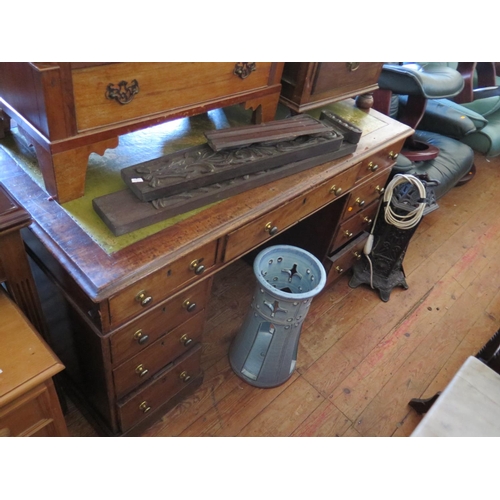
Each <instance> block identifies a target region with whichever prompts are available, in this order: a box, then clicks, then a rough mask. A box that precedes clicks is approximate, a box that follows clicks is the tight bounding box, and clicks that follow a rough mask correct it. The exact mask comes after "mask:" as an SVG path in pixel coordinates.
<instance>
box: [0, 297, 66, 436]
mask: <svg viewBox="0 0 500 500" xmlns="http://www.w3.org/2000/svg"><path fill="white" fill-rule="evenodd" d="M0 313H1V315H2V325H1V327H0V345H1V346H2V348H1V349H0V369H1V371H0V436H43V437H56V436H67V435H68V431H67V429H66V424H65V422H64V417H63V414H62V411H61V407H60V405H59V400H58V399H57V394H56V391H55V388H54V383H53V381H52V377H53V376H54V375H56V374H58V373H59V372H60V371H61V370H63V369H64V366H63V365H62V363H61V362H60V361H59V360H58V359H57V357H56V356H54V354H53V353H52V352H51V350H50V349H49V348H48V347H47V345H46V344H45V342H44V341H43V340H42V339H41V337H40V336H39V334H38V333H37V332H36V331H35V330H34V328H33V327H32V325H31V324H30V323H29V322H28V321H27V320H26V318H25V317H24V315H23V314H22V313H21V311H20V310H19V308H18V307H17V306H16V305H15V304H14V303H13V302H12V301H11V300H10V298H9V297H8V296H7V295H6V294H5V292H3V291H1V290H0Z"/></svg>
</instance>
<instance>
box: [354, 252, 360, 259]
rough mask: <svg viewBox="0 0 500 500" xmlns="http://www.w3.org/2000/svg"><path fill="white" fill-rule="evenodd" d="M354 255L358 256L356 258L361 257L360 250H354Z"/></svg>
mask: <svg viewBox="0 0 500 500" xmlns="http://www.w3.org/2000/svg"><path fill="white" fill-rule="evenodd" d="M354 257H356V260H359V259H361V254H360V253H359V252H354Z"/></svg>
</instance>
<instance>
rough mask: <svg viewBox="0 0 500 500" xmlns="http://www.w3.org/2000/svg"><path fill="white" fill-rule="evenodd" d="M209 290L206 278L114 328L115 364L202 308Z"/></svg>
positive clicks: (112, 349) (113, 356)
mask: <svg viewBox="0 0 500 500" xmlns="http://www.w3.org/2000/svg"><path fill="white" fill-rule="evenodd" d="M209 292H210V280H209V279H207V280H203V281H202V282H201V283H197V284H196V285H194V286H192V287H191V288H189V289H187V290H183V291H182V292H181V293H180V294H179V295H177V296H176V297H174V298H172V299H170V300H168V301H166V302H164V303H163V304H159V305H158V306H156V307H154V308H153V309H151V310H150V311H148V312H146V313H144V314H142V315H141V316H139V317H138V318H137V319H134V320H133V321H131V322H130V323H128V324H127V325H125V326H123V327H121V328H120V329H119V330H116V331H115V332H114V333H113V334H112V335H111V340H110V345H111V358H112V362H113V364H114V365H115V366H117V365H118V364H119V363H121V362H122V361H125V360H126V359H128V358H130V357H131V356H134V355H136V354H138V353H139V352H141V351H144V350H145V349H146V348H148V347H149V346H151V344H153V343H154V342H155V341H156V340H158V339H159V338H160V337H162V336H163V335H165V334H166V333H167V332H169V331H171V330H172V329H174V328H175V327H176V326H178V325H180V324H181V323H183V322H184V321H187V320H189V319H190V318H192V317H193V316H194V315H195V314H196V313H198V312H200V311H202V310H203V309H204V308H205V306H206V304H207V300H208V296H209Z"/></svg>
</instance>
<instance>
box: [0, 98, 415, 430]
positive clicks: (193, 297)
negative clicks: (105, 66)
mask: <svg viewBox="0 0 500 500" xmlns="http://www.w3.org/2000/svg"><path fill="white" fill-rule="evenodd" d="M346 106H347V109H348V110H349V111H353V112H357V113H358V118H359V120H360V123H359V124H357V125H358V126H359V127H360V128H361V129H365V128H366V132H365V134H364V135H363V136H362V137H361V140H360V142H359V144H358V147H357V149H356V151H355V152H354V153H352V154H350V155H348V156H346V157H344V158H340V159H338V160H333V161H331V162H327V163H325V164H323V165H319V166H317V167H314V168H311V169H308V170H306V171H303V172H300V173H298V174H295V175H292V176H289V177H286V178H283V179H280V180H278V181H275V182H272V183H269V184H266V185H265V186H263V187H260V188H257V189H252V190H251V191H248V192H245V193H242V194H240V195H235V196H232V197H231V198H228V199H226V200H223V201H221V202H219V203H215V204H213V205H210V206H208V207H206V208H205V209H204V210H202V211H200V212H197V213H195V214H191V215H190V217H188V218H186V219H184V220H181V221H178V222H176V223H175V224H173V225H172V226H170V227H167V228H165V229H162V230H161V231H159V232H157V233H156V234H153V235H150V236H148V237H146V238H144V239H143V240H139V241H137V242H135V243H133V244H130V245H128V246H126V247H124V248H123V249H120V250H117V251H115V252H113V253H107V252H106V251H104V250H103V248H102V247H100V246H99V245H98V244H97V243H96V242H95V241H94V240H93V239H92V237H91V236H90V235H89V234H87V233H86V232H85V231H84V230H82V228H81V227H80V226H79V225H78V224H77V223H75V221H74V220H73V219H72V218H71V217H70V216H69V215H68V213H66V212H65V211H64V210H63V209H62V208H61V207H60V206H59V205H58V204H57V203H53V202H50V201H49V200H47V198H46V195H45V194H44V192H43V190H42V189H40V187H39V186H38V185H36V184H35V183H34V182H33V181H32V180H31V179H30V178H29V176H28V175H27V174H26V173H25V172H23V170H22V169H21V168H20V167H19V166H18V165H17V164H16V163H15V162H14V161H13V160H12V159H11V158H10V157H9V156H8V155H7V154H6V153H4V154H2V149H1V148H0V182H4V183H5V184H6V185H7V186H8V188H9V189H10V190H11V191H13V192H14V194H15V195H16V196H17V197H18V198H20V199H21V200H22V201H23V203H24V204H25V207H26V209H27V210H29V211H30V213H31V215H32V217H33V220H34V223H33V224H32V226H31V227H30V229H29V230H26V231H25V232H24V234H23V237H24V241H25V242H26V244H27V247H28V250H29V254H30V255H31V257H32V259H33V263H34V264H35V266H34V268H35V278H36V282H37V285H38V288H39V290H40V294H41V295H42V298H43V306H44V308H45V309H46V310H47V311H48V310H51V312H52V320H53V321H52V323H51V335H52V338H53V348H54V350H55V352H56V354H58V356H59V357H60V359H61V360H62V361H63V362H64V364H65V366H66V372H67V373H68V375H69V377H70V378H71V383H72V385H73V386H74V387H75V394H77V395H78V396H79V398H80V400H81V401H82V402H83V403H84V404H85V406H86V407H87V408H88V411H89V414H92V415H93V418H94V421H95V422H96V423H97V424H98V425H99V427H100V428H101V429H102V430H103V432H104V433H106V434H109V435H136V434H140V432H141V430H142V429H143V428H144V427H145V426H147V425H148V424H150V423H151V422H153V421H154V420H155V419H157V418H159V417H160V416H161V415H163V414H164V413H165V412H167V411H168V410H169V409H170V408H172V406H174V405H175V404H177V403H178V402H180V401H182V399H183V398H185V397H186V396H188V395H190V394H192V393H193V392H194V391H195V389H196V388H197V387H198V386H199V385H200V384H201V383H202V379H203V373H202V372H203V370H202V367H203V354H204V349H203V347H204V337H203V329H204V323H205V318H206V316H207V307H208V306H207V305H208V304H209V302H208V299H209V297H210V292H211V284H212V278H213V276H214V275H215V274H216V273H218V272H219V271H220V270H221V269H223V268H224V267H225V266H227V265H228V264H230V263H232V262H234V261H235V260H236V259H239V258H241V257H243V256H244V255H246V254H248V253H249V252H251V251H253V250H255V249H257V248H258V247H261V246H262V245H271V244H277V243H281V242H285V243H288V244H295V245H297V246H301V247H302V248H304V249H306V250H309V251H311V252H312V253H313V254H314V255H316V256H317V257H318V258H319V259H320V260H321V261H322V262H323V264H324V265H325V268H326V269H327V272H328V273H329V280H333V279H335V278H336V276H337V275H338V272H337V271H336V270H335V266H333V268H332V265H333V262H332V260H331V259H332V258H333V257H338V256H340V255H341V252H343V255H348V251H347V249H348V248H350V247H349V246H350V245H351V244H353V243H354V241H356V244H357V240H356V236H357V234H354V231H351V232H352V233H353V234H352V238H351V239H347V240H346V241H345V242H343V243H342V244H340V245H337V244H336V243H334V240H335V238H336V236H337V234H338V230H339V227H340V226H341V225H342V224H344V222H347V221H349V220H350V219H351V218H352V217H353V216H355V215H358V214H361V213H363V210H364V208H362V207H359V210H358V209H357V208H353V209H352V210H349V207H351V206H354V205H353V204H352V203H351V200H352V193H358V195H357V197H359V196H366V200H365V205H366V206H368V205H370V202H371V203H376V202H377V199H378V196H379V191H377V190H376V189H375V188H376V187H377V186H379V188H380V187H382V186H383V185H382V183H383V182H384V180H385V179H386V178H387V175H389V173H390V167H391V165H392V163H393V162H394V158H395V155H396V154H397V152H398V151H399V148H400V147H401V145H402V143H403V141H404V139H405V138H406V137H407V136H408V135H410V134H411V133H412V130H411V129H409V128H408V127H407V126H405V125H402V124H400V123H398V122H395V121H393V120H392V119H390V118H388V117H385V116H383V115H381V114H379V113H377V112H376V111H374V110H371V111H370V112H369V113H368V114H365V113H364V112H362V111H360V110H359V109H356V108H355V107H354V104H353V102H352V101H348V102H347V104H346ZM365 121H366V123H367V125H366V127H365V125H364V123H365ZM366 189H367V190H368V191H369V193H367V194H364V192H365V191H364V190H366ZM354 201H355V199H354ZM54 221H57V223H54ZM268 223H270V224H268ZM363 227H364V226H362V228H363ZM274 228H275V229H274ZM361 230H362V229H360V231H361ZM348 265H351V264H348V263H347V264H343V263H342V266H343V267H346V269H347V266H348ZM249 286H252V287H253V284H251V283H249ZM47 316H48V315H47ZM243 319H244V318H242V321H243ZM228 335H230V332H229V333H228ZM193 399H196V398H195V396H193Z"/></svg>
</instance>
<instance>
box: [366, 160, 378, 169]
mask: <svg viewBox="0 0 500 500" xmlns="http://www.w3.org/2000/svg"><path fill="white" fill-rule="evenodd" d="M368 170H369V171H370V172H376V171H377V170H378V165H377V164H376V163H373V162H372V161H371V162H370V163H368Z"/></svg>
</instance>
